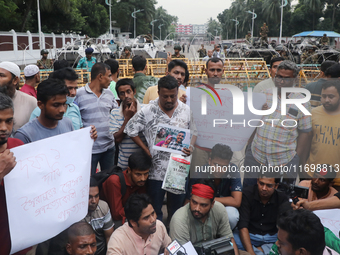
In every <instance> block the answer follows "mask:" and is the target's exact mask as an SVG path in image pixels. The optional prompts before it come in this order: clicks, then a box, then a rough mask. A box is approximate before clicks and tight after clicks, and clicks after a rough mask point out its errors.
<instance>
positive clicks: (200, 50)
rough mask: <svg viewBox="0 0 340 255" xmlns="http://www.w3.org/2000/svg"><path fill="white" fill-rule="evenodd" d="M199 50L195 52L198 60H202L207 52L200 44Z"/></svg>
mask: <svg viewBox="0 0 340 255" xmlns="http://www.w3.org/2000/svg"><path fill="white" fill-rule="evenodd" d="M201 47H202V48H201V49H199V50H198V51H197V52H198V53H199V57H200V58H204V57H205V56H206V55H207V50H206V49H205V48H204V44H201Z"/></svg>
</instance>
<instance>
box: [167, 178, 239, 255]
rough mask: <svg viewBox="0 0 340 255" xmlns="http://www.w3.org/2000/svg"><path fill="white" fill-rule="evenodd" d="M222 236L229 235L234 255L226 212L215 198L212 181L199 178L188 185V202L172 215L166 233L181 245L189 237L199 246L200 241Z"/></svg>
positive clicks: (236, 254)
mask: <svg viewBox="0 0 340 255" xmlns="http://www.w3.org/2000/svg"><path fill="white" fill-rule="evenodd" d="M222 236H223V237H227V238H230V239H231V242H232V243H233V247H234V251H235V255H238V254H239V251H238V248H237V245H236V243H235V240H234V237H233V233H232V231H231V228H230V225H229V219H228V214H227V213H226V211H225V207H224V205H222V204H221V203H220V202H217V201H215V188H214V185H213V184H212V182H211V181H209V180H199V181H198V182H197V183H196V184H194V185H192V189H191V198H190V202H189V203H188V204H186V205H185V206H183V207H181V208H180V209H178V210H177V211H176V212H175V214H174V216H173V217H172V219H171V222H170V237H171V239H172V240H174V239H176V240H177V241H178V242H179V243H180V244H182V245H183V244H185V243H187V242H189V241H191V242H192V244H193V245H194V246H195V247H199V246H200V245H201V244H202V243H203V242H206V241H210V240H213V239H216V238H218V237H222Z"/></svg>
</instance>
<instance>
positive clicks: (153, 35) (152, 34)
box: [150, 19, 158, 40]
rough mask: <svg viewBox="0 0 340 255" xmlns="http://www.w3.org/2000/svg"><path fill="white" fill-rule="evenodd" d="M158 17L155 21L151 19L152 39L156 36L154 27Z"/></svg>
mask: <svg viewBox="0 0 340 255" xmlns="http://www.w3.org/2000/svg"><path fill="white" fill-rule="evenodd" d="M157 20H158V19H154V20H153V21H151V22H150V25H151V26H152V40H153V37H154V29H153V27H154V24H153V23H154V22H156V21H157Z"/></svg>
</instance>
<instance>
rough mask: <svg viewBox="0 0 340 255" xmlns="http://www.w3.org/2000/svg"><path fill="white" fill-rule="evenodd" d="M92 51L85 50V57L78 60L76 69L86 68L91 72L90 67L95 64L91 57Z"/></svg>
mask: <svg viewBox="0 0 340 255" xmlns="http://www.w3.org/2000/svg"><path fill="white" fill-rule="evenodd" d="M92 53H93V49H92V48H91V47H90V48H86V50H85V54H86V57H83V58H82V59H80V60H79V62H78V65H77V68H86V69H87V70H88V71H89V72H91V69H92V66H93V65H94V64H95V63H97V60H96V58H95V57H92Z"/></svg>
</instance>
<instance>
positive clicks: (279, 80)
mask: <svg viewBox="0 0 340 255" xmlns="http://www.w3.org/2000/svg"><path fill="white" fill-rule="evenodd" d="M274 79H275V82H277V83H284V84H292V83H294V81H295V79H294V78H285V77H282V76H280V75H276V76H275V78H274Z"/></svg>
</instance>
